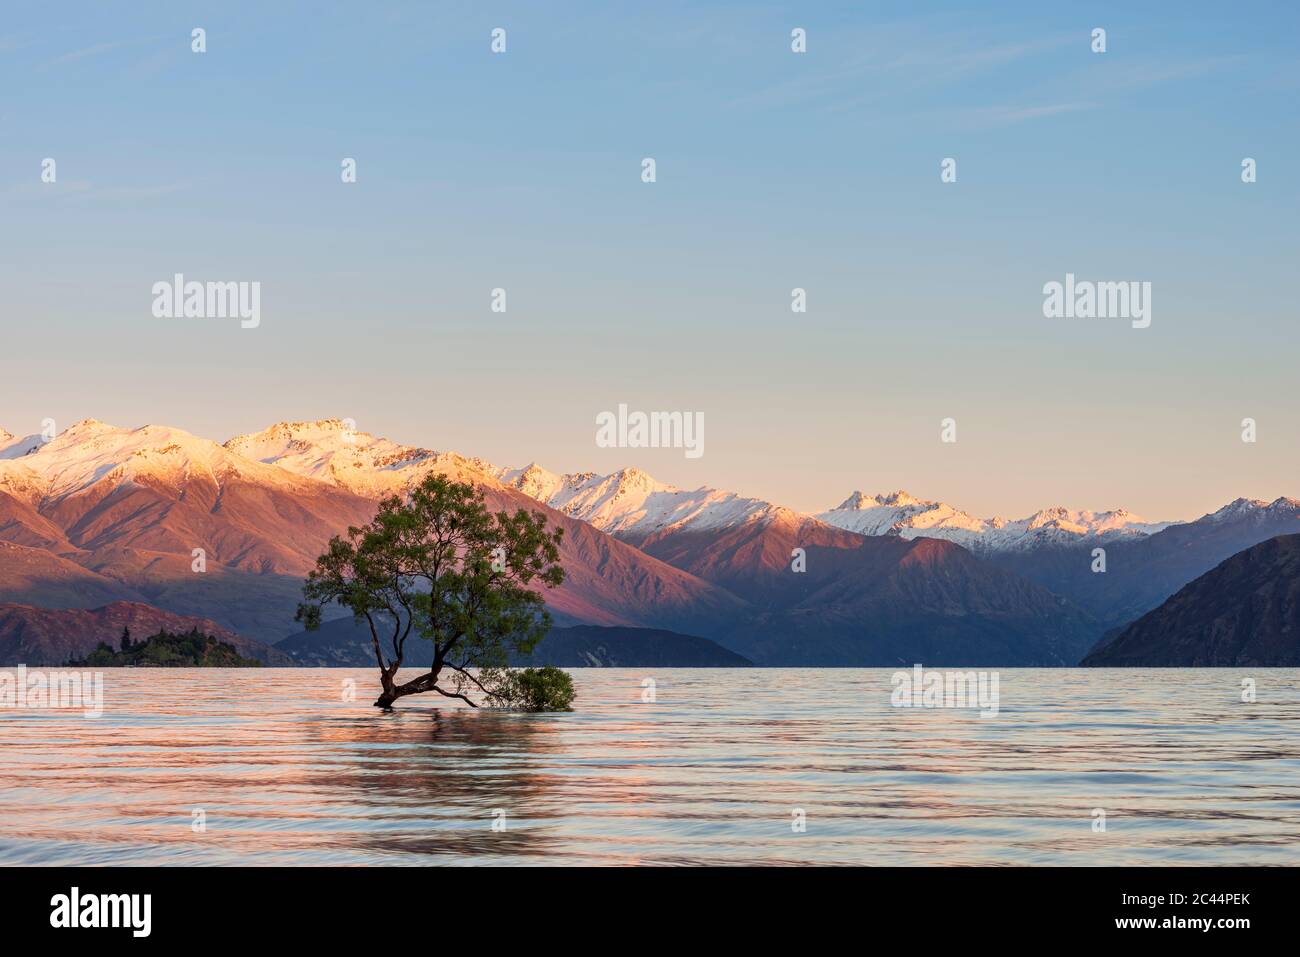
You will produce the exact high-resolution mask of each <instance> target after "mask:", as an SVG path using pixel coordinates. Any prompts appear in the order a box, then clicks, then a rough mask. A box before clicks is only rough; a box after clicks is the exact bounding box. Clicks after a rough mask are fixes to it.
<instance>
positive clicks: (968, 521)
mask: <svg viewBox="0 0 1300 957" xmlns="http://www.w3.org/2000/svg"><path fill="white" fill-rule="evenodd" d="M817 518H819V519H820V520H821V521H823V522H825V523H827V524H828V525H834V526H836V527H837V528H843V529H847V530H848V531H851V532H857V533H858V534H859V535H899V536H901V537H903V538H921V537H925V538H942V539H945V540H947V541H950V542H956V543H957V544H958V545H963V546H965V547H966V548H969V549H971V550H973V551H976V552H998V551H1010V550H1026V549H1031V548H1037V547H1040V546H1043V545H1071V544H1076V543H1079V542H1085V541H1091V540H1094V539H1112V538H1128V537H1144V536H1147V535H1154V534H1155V533H1156V532H1158V531H1161V530H1162V529H1164V528H1167V527H1168V526H1169V525H1170V524H1172V523H1170V522H1148V521H1146V520H1145V519H1143V518H1140V517H1139V516H1137V515H1134V514H1132V513H1131V512H1128V511H1126V510H1125V509H1122V508H1121V509H1115V510H1113V511H1108V512H1088V511H1076V510H1074V509H1068V508H1060V507H1057V508H1047V509H1043V510H1041V511H1038V512H1035V513H1034V514H1033V515H1030V516H1029V517H1028V518H1022V519H1017V520H1007V519H1004V518H976V517H974V516H973V515H970V514H969V513H967V512H963V511H962V510H961V509H958V508H954V507H953V506H951V505H948V504H947V503H945V502H932V501H927V500H924V499H919V498H914V497H913V496H911V495H908V494H907V493H906V492H903V491H898V492H891V493H889V494H887V495H874V496H868V495H864V494H863V493H862V492H854V493H853V494H852V495H850V496H849V497H848V498H847V499H845V500H844V501H843V502H841V503H840V504H839V505H837V506H836V507H835V508H833V509H829V510H827V511H825V512H821V513H819V514H818V515H817Z"/></svg>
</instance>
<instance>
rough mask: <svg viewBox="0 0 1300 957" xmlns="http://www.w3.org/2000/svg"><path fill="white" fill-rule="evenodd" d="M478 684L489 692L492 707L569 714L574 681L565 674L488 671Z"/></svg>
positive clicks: (557, 671) (546, 670)
mask: <svg viewBox="0 0 1300 957" xmlns="http://www.w3.org/2000/svg"><path fill="white" fill-rule="evenodd" d="M479 681H481V682H482V683H483V685H484V686H485V687H488V688H490V689H491V691H490V693H489V697H490V698H491V699H492V700H493V702H494V703H495V704H500V705H505V706H506V707H511V708H519V709H520V710H522V711H572V710H573V707H572V705H573V698H574V695H575V694H576V692H575V691H574V690H573V678H572V677H570V676H569V673H568V672H567V671H561V670H560V669H559V668H555V667H552V666H551V665H547V666H546V667H544V668H489V669H485V670H484V671H482V672H480V673H479Z"/></svg>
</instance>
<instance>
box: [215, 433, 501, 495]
mask: <svg viewBox="0 0 1300 957" xmlns="http://www.w3.org/2000/svg"><path fill="white" fill-rule="evenodd" d="M225 448H226V450H227V451H230V452H233V453H235V454H237V455H240V456H243V457H244V458H248V459H253V460H254V461H256V462H261V463H263V464H264V465H274V466H276V467H278V468H281V469H284V470H286V471H288V472H292V473H293V474H295V475H302V476H305V477H307V478H312V479H317V480H319V481H323V482H329V483H331V484H333V485H338V486H342V487H343V488H346V489H347V490H349V491H351V492H354V493H356V494H358V495H364V496H366V497H368V498H378V497H381V496H384V495H392V494H395V493H398V492H401V491H403V490H405V489H406V488H408V487H409V486H410V485H412V484H414V483H416V482H419V481H420V480H421V479H422V478H424V476H425V475H427V474H429V473H430V472H437V473H440V474H445V475H448V476H450V477H451V478H454V479H456V480H458V481H472V482H481V481H483V480H485V479H491V478H493V477H494V476H495V474H496V473H497V472H498V471H500V470H499V469H497V468H496V467H495V466H493V465H490V464H489V463H487V462H484V461H482V460H481V459H467V458H465V457H464V456H461V455H457V454H456V453H454V452H434V451H431V450H429V449H422V448H418V447H416V446H412V445H398V444H397V443H396V442H390V441H389V440H388V439H381V438H376V437H375V436H373V435H371V434H370V433H368V432H358V431H356V430H355V429H354V428H352V427H351V426H350V424H349V423H348V422H347V421H345V420H343V419H322V420H320V421H317V422H278V423H276V424H275V425H273V426H271V427H270V428H267V429H263V430H262V431H261V432H254V433H251V434H249V435H240V436H236V437H235V438H233V439H231V440H230V441H228V442H227V443H226V444H225Z"/></svg>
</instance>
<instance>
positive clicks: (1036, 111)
mask: <svg viewBox="0 0 1300 957" xmlns="http://www.w3.org/2000/svg"><path fill="white" fill-rule="evenodd" d="M1096 105H1097V104H1095V103H1049V104H1045V105H1043V106H993V107H987V108H984V109H978V110H971V111H970V112H969V113H967V114H966V115H965V117H964V118H963V119H964V122H965V125H966V126H969V127H973V128H977V129H987V128H990V127H997V126H1013V125H1015V124H1016V123H1026V122H1029V121H1030V120H1041V119H1044V118H1046V117H1050V116H1060V115H1061V114H1063V113H1077V112H1079V111H1080V110H1091V109H1095V108H1096Z"/></svg>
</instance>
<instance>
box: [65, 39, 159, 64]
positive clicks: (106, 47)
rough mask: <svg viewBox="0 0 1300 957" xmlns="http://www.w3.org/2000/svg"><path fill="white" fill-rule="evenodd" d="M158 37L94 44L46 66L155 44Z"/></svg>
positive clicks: (67, 54) (66, 54)
mask: <svg viewBox="0 0 1300 957" xmlns="http://www.w3.org/2000/svg"><path fill="white" fill-rule="evenodd" d="M159 39H161V38H160V37H139V38H137V39H134V40H114V41H113V42H112V43H96V44H95V45H94V46H89V47H84V48H82V49H80V50H73V51H72V52H71V53H65V54H63V55H62V56H57V57H55V58H54V59H53V60H51V61H50V62H49V63H48V64H46V65H47V66H60V65H62V64H65V63H75V62H77V61H78V60H84V59H86V58H88V57H94V56H99V55H100V54H102V53H108V52H110V51H112V50H119V49H121V48H123V47H130V46H138V45H140V44H143V43H156V42H158V40H159Z"/></svg>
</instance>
